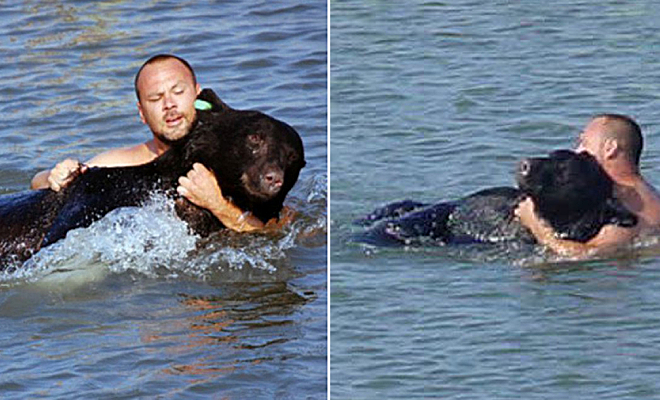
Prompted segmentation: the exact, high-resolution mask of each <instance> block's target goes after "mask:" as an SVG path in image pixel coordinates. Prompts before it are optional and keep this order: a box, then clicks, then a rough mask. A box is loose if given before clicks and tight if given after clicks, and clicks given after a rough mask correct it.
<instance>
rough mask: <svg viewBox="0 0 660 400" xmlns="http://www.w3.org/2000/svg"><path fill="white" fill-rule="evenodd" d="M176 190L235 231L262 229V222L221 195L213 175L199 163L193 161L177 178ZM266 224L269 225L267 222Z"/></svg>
mask: <svg viewBox="0 0 660 400" xmlns="http://www.w3.org/2000/svg"><path fill="white" fill-rule="evenodd" d="M179 185H180V186H179V187H178V188H177V192H179V194H180V195H182V196H183V197H185V198H186V199H188V200H190V202H192V203H193V204H195V205H197V206H199V207H202V208H205V209H207V210H209V211H210V212H211V213H212V214H213V215H214V216H215V217H216V218H217V219H219V220H220V222H222V224H223V225H224V226H226V227H227V228H229V229H232V230H235V231H237V232H254V231H257V230H260V229H263V228H264V226H266V225H264V223H263V222H261V220H259V219H258V218H257V217H255V216H253V215H252V214H250V213H248V212H243V211H242V210H241V209H240V208H238V207H236V206H235V205H234V204H232V203H231V202H229V201H227V199H225V198H224V197H223V196H222V191H221V190H220V186H219V185H218V182H217V181H216V180H215V176H214V175H213V173H212V172H211V171H209V170H208V169H207V168H206V167H204V166H203V165H202V164H200V163H195V164H194V165H193V169H191V170H190V172H188V174H187V175H186V176H182V177H180V178H179ZM268 225H271V223H270V222H269V223H268Z"/></svg>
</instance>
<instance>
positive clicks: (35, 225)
mask: <svg viewBox="0 0 660 400" xmlns="http://www.w3.org/2000/svg"><path fill="white" fill-rule="evenodd" d="M200 99H203V100H206V101H208V102H210V103H211V104H212V105H213V108H212V110H211V111H198V112H197V115H198V118H197V122H196V124H195V126H194V127H193V129H192V131H191V132H190V133H189V134H188V135H187V136H186V137H185V138H183V139H181V140H179V141H178V142H177V143H175V144H173V145H172V146H171V148H170V150H168V151H167V152H166V153H165V154H163V155H162V156H160V157H158V158H157V159H155V160H154V161H152V162H150V163H147V164H143V165H139V166H133V167H117V168H91V169H89V170H88V171H86V172H85V173H83V174H81V175H80V176H79V177H77V178H76V179H75V180H74V181H73V182H72V183H71V184H70V185H69V186H68V187H66V188H65V189H63V190H61V191H60V192H53V191H51V190H48V189H42V190H33V191H25V192H20V193H15V194H10V195H4V196H0V268H2V267H3V266H4V265H6V264H7V263H8V262H15V261H22V260H25V259H27V258H29V257H30V256H31V255H32V254H34V253H35V252H36V251H37V250H39V249H40V248H42V247H45V246H48V245H50V244H52V243H54V242H56V241H57V240H59V239H61V238H63V237H64V236H66V233H67V232H68V231H69V230H71V229H74V228H79V227H86V226H89V225H90V224H91V223H92V222H94V221H96V220H98V219H100V218H101V217H103V216H104V215H105V214H107V213H108V212H110V211H112V210H114V209H116V208H119V207H128V206H139V205H141V204H142V203H143V202H144V201H145V200H146V199H148V198H149V196H151V194H152V193H153V192H155V191H163V192H165V193H167V194H168V195H170V196H173V197H176V191H175V188H176V186H177V184H178V178H179V177H180V176H183V175H185V174H186V173H187V172H188V171H189V170H190V169H191V168H192V165H193V164H194V163H196V162H199V163H202V164H203V165H204V166H206V167H207V168H208V169H210V170H211V171H213V173H214V174H215V176H216V179H217V181H218V183H219V185H220V187H221V188H222V192H223V195H224V196H225V197H227V198H230V199H231V200H232V201H233V202H234V204H236V205H237V206H238V207H239V208H241V209H242V210H244V211H249V212H251V213H253V214H254V215H255V216H256V217H258V218H259V219H260V220H262V221H264V222H266V221H268V220H269V219H271V218H275V217H277V216H278V215H279V212H280V210H281V209H282V206H283V202H284V199H285V197H286V195H287V193H288V192H289V190H291V188H292V187H293V185H294V184H295V182H296V180H297V179H298V174H299V172H300V170H301V169H302V167H303V166H304V165H305V160H304V150H303V145H302V141H301V139H300V136H299V135H298V133H297V132H296V131H295V130H294V129H293V128H291V127H290V126H289V125H287V124H285V123H283V122H281V121H278V120H276V119H274V118H272V117H269V116H267V115H265V114H262V113H260V112H258V111H243V110H234V109H232V108H230V107H228V106H227V105H226V104H224V103H223V102H222V101H221V100H220V99H219V98H217V96H215V94H214V93H213V92H212V91H210V90H204V91H203V92H202V93H201V94H200ZM177 212H178V214H179V216H181V217H182V218H183V219H184V220H185V221H186V222H188V224H189V225H190V226H191V228H192V229H193V230H194V231H196V232H199V233H202V234H206V233H208V232H211V231H213V230H217V229H220V228H222V225H221V224H220V222H219V221H218V220H217V219H216V218H215V217H213V216H212V215H211V213H209V212H208V211H206V210H203V209H200V208H198V207H196V206H194V205H192V204H191V203H190V202H188V201H186V200H183V199H181V198H179V199H178V200H177Z"/></svg>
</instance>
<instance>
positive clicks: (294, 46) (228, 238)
mask: <svg viewBox="0 0 660 400" xmlns="http://www.w3.org/2000/svg"><path fill="white" fill-rule="evenodd" d="M0 10H2V13H1V16H0V54H2V58H3V60H4V62H3V63H2V64H1V65H0V81H1V82H2V83H0V115H2V117H3V120H4V123H3V125H2V127H0V141H1V142H2V144H3V146H2V147H1V148H0V193H11V192H16V191H19V190H24V189H26V188H27V187H28V185H29V181H30V179H31V177H32V176H33V175H34V174H35V173H36V172H38V171H39V170H42V169H45V168H50V167H52V166H53V165H54V164H55V163H56V162H58V161H61V160H63V159H65V158H67V157H75V158H78V159H81V160H86V159H89V158H90V157H92V156H93V155H95V154H98V153H99V152H101V151H104V150H106V149H108V148H111V147H118V146H126V145H131V144H135V143H138V142H142V141H144V140H146V139H147V138H148V137H149V136H150V132H149V131H148V129H147V127H146V126H145V125H143V124H142V123H141V122H140V120H139V118H138V113H137V109H136V105H135V102H136V100H135V94H134V89H133V78H134V75H135V73H136V72H137V70H138V68H139V67H140V65H141V64H142V62H144V61H145V60H146V59H147V58H149V57H150V56H152V55H155V54H158V53H174V54H177V55H179V56H182V57H184V58H186V59H187V60H188V61H189V62H190V63H191V64H192V65H193V67H194V68H195V70H196V73H197V77H198V81H199V82H200V84H201V85H202V87H208V88H212V89H214V90H215V91H216V92H217V93H218V95H219V96H220V97H221V98H222V99H223V100H225V101H226V102H227V103H228V104H229V105H231V106H233V107H235V108H250V109H259V110H262V111H264V112H267V113H269V114H271V115H273V116H275V117H277V118H279V119H282V120H284V121H286V122H287V123H289V124H290V125H292V126H293V127H295V128H296V129H297V130H298V132H299V133H300V134H301V136H302V138H303V142H304V143H305V150H306V159H307V162H308V163H307V166H306V167H305V169H304V170H303V172H302V173H301V176H300V180H299V181H298V183H297V185H296V186H295V187H294V189H293V191H292V192H291V193H290V195H289V198H288V199H287V204H288V205H289V206H291V207H292V208H294V209H296V210H297V211H299V213H300V217H299V218H298V219H297V220H296V221H295V222H294V223H293V224H292V225H290V226H288V227H287V228H285V229H284V230H283V231H282V232H281V233H277V234H254V235H236V234H234V235H232V234H227V235H221V236H216V237H212V238H211V239H210V240H200V239H199V238H196V237H194V236H191V235H190V234H189V233H188V232H187V230H186V228H185V226H183V225H182V223H181V222H180V221H179V220H178V219H176V218H175V217H174V216H173V213H172V209H171V204H168V203H167V202H166V201H165V199H162V198H155V199H154V200H153V201H152V202H150V203H149V204H148V205H146V206H145V207H143V208H133V209H123V210H118V211H117V212H113V213H112V214H111V215H108V216H107V218H104V219H103V220H101V221H99V222H98V223H97V224H94V225H93V226H92V227H90V228H88V229H82V230H76V231H72V232H71V233H70V235H69V236H68V237H67V238H66V239H65V240H63V241H62V242H60V243H58V244H56V245H55V246H52V247H51V248H48V249H46V250H44V251H42V252H40V253H39V254H38V255H37V256H36V257H34V258H33V259H32V260H30V261H29V262H28V263H27V264H26V265H25V267H24V268H22V269H21V270H20V271H18V272H12V273H4V274H2V275H1V276H0V323H1V324H2V333H0V342H1V343H2V350H1V351H0V354H1V359H2V366H1V367H0V376H1V378H0V397H2V398H16V399H23V398H42V397H43V398H62V399H71V398H95V399H115V398H173V399H178V398H186V399H189V398H218V399H219V398H222V399H246V398H250V399H274V398H277V399H291V398H296V399H299V398H310V399H318V398H325V397H326V393H327V356H326V354H327V349H326V347H327V345H326V344H327V329H326V327H327V316H326V312H327V289H326V283H327V279H326V277H327V267H326V254H327V245H326V231H327V229H326V218H327V211H326V209H327V194H326V193H327V190H326V186H327V161H326V157H327V129H326V125H327V55H326V54H327V49H326V47H327V4H326V2H296V3H294V2H290V1H243V0H240V1H223V2H213V1H201V2H200V1H194V2H191V1H186V2H162V1H148V2H126V1H112V2H93V1H77V2H60V1H56V2H22V1H9V2H3V3H2V5H1V6H0ZM0 229H2V227H0Z"/></svg>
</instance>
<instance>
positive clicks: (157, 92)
mask: <svg viewBox="0 0 660 400" xmlns="http://www.w3.org/2000/svg"><path fill="white" fill-rule="evenodd" d="M200 90H201V88H200V87H199V84H198V83H197V80H196V78H195V73H194V71H193V69H192V67H190V64H188V62H186V61H185V60H184V59H182V58H179V57H176V56H173V55H169V54H160V55H157V56H154V57H151V58H150V59H149V60H147V61H146V62H145V63H144V64H143V65H142V67H141V68H140V70H139V71H138V73H137V75H136V76H135V93H136V95H137V98H138V103H137V106H138V111H139V113H140V118H141V119H142V122H144V123H145V124H147V125H149V128H150V129H151V131H152V132H153V134H154V136H155V137H156V138H157V139H158V140H160V141H161V142H163V143H166V144H170V143H172V142H173V141H175V140H177V139H180V138H182V137H184V136H185V135H187V134H188V132H189V131H190V128H191V127H192V124H193V122H194V121H195V117H196V112H195V107H194V103H195V98H196V97H197V95H198V94H199V92H200Z"/></svg>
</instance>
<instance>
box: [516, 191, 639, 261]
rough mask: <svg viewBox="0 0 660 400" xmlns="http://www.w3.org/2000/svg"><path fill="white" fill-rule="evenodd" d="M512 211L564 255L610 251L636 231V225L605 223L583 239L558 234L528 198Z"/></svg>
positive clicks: (544, 242)
mask: <svg viewBox="0 0 660 400" xmlns="http://www.w3.org/2000/svg"><path fill="white" fill-rule="evenodd" d="M515 214H516V216H518V218H520V222H521V223H522V225H523V226H525V227H527V228H528V229H529V230H530V231H531V232H532V234H533V235H534V237H536V240H537V241H538V242H539V243H540V244H542V245H544V246H547V247H549V248H550V249H551V250H552V251H554V252H555V253H557V254H559V255H561V256H566V257H576V258H586V257H589V256H594V255H604V254H611V253H613V252H615V251H616V250H619V249H621V248H623V247H624V246H626V245H629V244H630V243H632V240H633V238H634V237H635V236H636V234H637V232H638V229H637V228H622V227H619V226H616V225H605V226H603V227H602V228H601V230H600V231H599V232H598V234H597V235H596V236H594V237H593V238H591V239H590V240H589V241H587V242H585V243H582V242H577V241H574V240H566V239H560V238H558V237H557V235H556V234H555V231H554V229H552V227H551V226H549V225H548V224H547V223H546V222H545V221H543V220H542V219H540V218H538V217H537V216H536V213H535V212H534V202H533V201H532V199H530V198H527V199H525V200H524V201H523V202H521V203H520V204H519V205H518V208H516V210H515Z"/></svg>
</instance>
